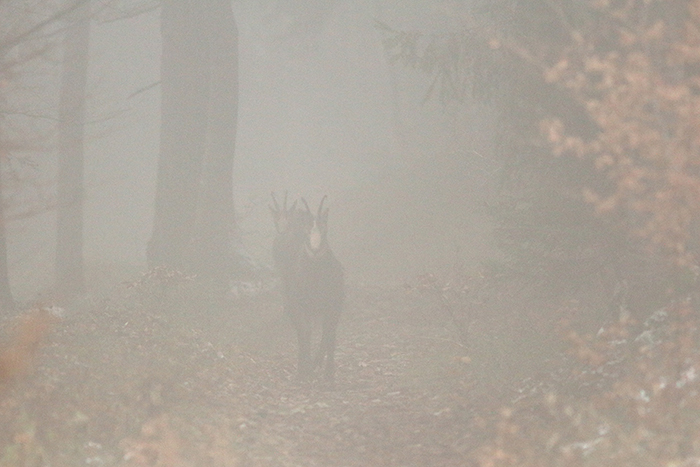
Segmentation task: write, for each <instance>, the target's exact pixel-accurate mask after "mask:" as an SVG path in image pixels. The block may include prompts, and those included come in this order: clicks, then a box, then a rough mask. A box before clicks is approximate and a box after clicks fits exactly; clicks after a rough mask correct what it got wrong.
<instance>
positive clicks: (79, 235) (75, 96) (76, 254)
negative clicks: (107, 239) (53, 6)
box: [56, 0, 90, 296]
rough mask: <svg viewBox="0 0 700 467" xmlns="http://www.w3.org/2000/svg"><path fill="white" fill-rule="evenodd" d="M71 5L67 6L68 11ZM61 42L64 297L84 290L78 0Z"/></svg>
mask: <svg viewBox="0 0 700 467" xmlns="http://www.w3.org/2000/svg"><path fill="white" fill-rule="evenodd" d="M75 1H76V0H68V1H67V5H66V8H71V7H72V6H73V4H74V3H75ZM77 1H78V3H81V5H79V6H77V7H76V8H75V9H74V10H73V11H72V12H71V14H70V16H69V19H70V20H71V21H72V24H70V25H69V26H68V27H67V28H66V31H65V36H64V39H63V47H64V49H63V50H64V57H63V76H62V81H61V96H60V103H59V123H58V147H59V169H58V210H57V211H58V212H57V229H56V289H57V291H58V292H60V293H61V294H64V295H68V296H70V295H73V294H76V293H82V292H84V290H85V279H84V266H83V200H84V187H83V166H84V130H85V95H86V93H85V88H86V84H87V71H88V60H89V57H88V55H89V46H90V3H89V2H86V1H84V0H77Z"/></svg>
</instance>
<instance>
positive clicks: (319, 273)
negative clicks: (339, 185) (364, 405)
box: [270, 194, 345, 381]
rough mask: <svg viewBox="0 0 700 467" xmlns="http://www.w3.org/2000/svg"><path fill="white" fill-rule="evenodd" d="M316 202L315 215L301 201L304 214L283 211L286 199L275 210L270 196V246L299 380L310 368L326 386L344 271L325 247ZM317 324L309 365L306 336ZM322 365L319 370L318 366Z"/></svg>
mask: <svg viewBox="0 0 700 467" xmlns="http://www.w3.org/2000/svg"><path fill="white" fill-rule="evenodd" d="M325 199H326V196H324V197H323V199H322V200H321V204H320V205H319V207H318V211H317V213H316V215H315V216H314V214H313V213H312V212H311V209H309V205H308V204H307V203H306V200H304V199H303V198H302V202H303V203H304V206H305V208H306V210H305V211H304V210H301V209H297V208H296V202H295V203H294V204H293V205H292V206H291V207H290V208H287V195H286V194H285V199H284V204H283V205H282V206H280V205H279V204H278V203H277V200H276V198H275V196H274V194H273V195H272V201H273V203H274V207H273V206H270V210H271V212H272V217H273V220H274V221H275V227H276V229H277V236H276V237H275V240H274V243H273V257H274V260H275V266H276V267H277V270H278V272H279V274H280V278H281V280H282V295H283V297H282V300H283V306H284V310H285V313H286V314H287V315H289V317H290V319H291V320H292V324H293V326H294V329H295V330H296V333H297V340H298V367H297V375H298V378H299V379H300V380H307V379H310V378H311V376H312V374H313V371H314V370H315V369H316V368H321V367H323V374H324V377H325V379H326V380H329V381H332V380H333V378H334V375H335V360H334V355H335V332H336V328H337V326H338V321H339V319H340V314H341V311H342V309H343V302H344V301H345V285H344V277H343V276H344V271H343V267H342V265H341V264H340V262H339V261H338V260H337V259H336V257H335V255H333V252H332V251H331V249H330V247H329V246H328V237H327V233H328V208H326V209H324V208H323V203H324V201H325ZM318 321H320V322H321V329H322V331H321V342H320V346H319V349H318V353H317V354H316V357H315V359H314V360H313V361H312V359H311V334H312V329H313V327H314V324H315V323H316V322H318ZM324 363H325V366H324Z"/></svg>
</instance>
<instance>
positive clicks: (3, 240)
mask: <svg viewBox="0 0 700 467" xmlns="http://www.w3.org/2000/svg"><path fill="white" fill-rule="evenodd" d="M2 143H3V142H2V140H0V166H1V165H2V163H3V161H4V160H5V158H6V157H7V155H6V154H5V153H4V151H2V147H1V145H2ZM0 172H1V171H0ZM2 185H3V183H2V176H1V175H0V309H2V311H9V310H14V308H15V301H14V299H13V298H12V291H11V289H10V273H9V270H8V267H7V235H6V229H5V205H4V203H3V202H2V191H3V190H2Z"/></svg>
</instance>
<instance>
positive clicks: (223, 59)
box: [193, 0, 238, 286]
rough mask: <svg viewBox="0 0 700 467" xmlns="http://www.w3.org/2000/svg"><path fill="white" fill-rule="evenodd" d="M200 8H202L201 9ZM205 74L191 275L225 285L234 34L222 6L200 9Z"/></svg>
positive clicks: (230, 220) (222, 0)
mask: <svg viewBox="0 0 700 467" xmlns="http://www.w3.org/2000/svg"><path fill="white" fill-rule="evenodd" d="M205 5H206V6H205ZM202 8H205V9H206V15H207V24H208V27H207V28H206V32H207V45H208V70H209V73H210V81H209V83H210V87H209V105H208V118H207V122H208V128H207V145H206V154H205V158H204V166H203V172H202V184H201V190H202V191H201V198H200V203H199V210H198V222H197V233H196V243H195V248H194V251H195V255H194V258H193V259H194V260H195V261H196V269H197V272H198V273H200V274H203V275H205V276H207V277H211V278H214V279H216V280H217V282H221V285H223V286H225V285H226V284H227V283H228V278H229V277H230V274H231V270H232V268H233V260H234V251H233V248H232V235H233V234H234V231H235V216H234V205H233V161H234V150H235V144H236V125H237V118H238V31H237V27H236V21H235V18H234V16H233V11H232V9H231V2H230V1H228V0H212V1H210V2H207V3H203V4H202Z"/></svg>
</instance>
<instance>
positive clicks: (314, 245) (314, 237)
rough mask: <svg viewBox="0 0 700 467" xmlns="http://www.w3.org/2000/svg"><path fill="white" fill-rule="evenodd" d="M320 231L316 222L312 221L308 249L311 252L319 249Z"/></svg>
mask: <svg viewBox="0 0 700 467" xmlns="http://www.w3.org/2000/svg"><path fill="white" fill-rule="evenodd" d="M322 240H323V239H322V238H321V230H320V229H319V228H318V222H317V221H316V220H314V225H313V227H311V232H309V247H310V248H311V250H318V249H319V248H321V241H322Z"/></svg>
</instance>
